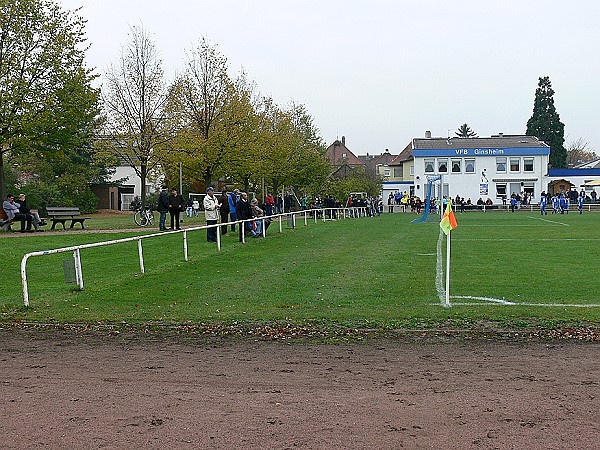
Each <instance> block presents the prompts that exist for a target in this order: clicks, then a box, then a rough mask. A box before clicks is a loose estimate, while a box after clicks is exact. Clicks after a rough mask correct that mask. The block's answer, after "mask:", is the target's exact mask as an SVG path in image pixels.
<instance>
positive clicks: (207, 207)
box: [203, 186, 221, 242]
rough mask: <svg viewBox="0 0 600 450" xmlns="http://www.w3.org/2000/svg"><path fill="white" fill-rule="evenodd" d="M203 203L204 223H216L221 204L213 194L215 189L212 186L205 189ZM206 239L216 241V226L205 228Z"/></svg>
mask: <svg viewBox="0 0 600 450" xmlns="http://www.w3.org/2000/svg"><path fill="white" fill-rule="evenodd" d="M203 205H204V215H205V216H206V224H207V225H216V224H217V222H218V221H219V208H220V207H221V204H220V203H219V201H218V199H217V197H216V196H215V189H214V188H213V187H212V186H210V187H209V188H208V189H207V190H206V197H204V201H203ZM206 240H207V241H208V242H217V227H209V228H207V229H206Z"/></svg>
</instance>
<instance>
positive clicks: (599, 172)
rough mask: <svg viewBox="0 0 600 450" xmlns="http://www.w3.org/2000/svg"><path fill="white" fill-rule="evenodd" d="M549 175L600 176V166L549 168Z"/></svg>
mask: <svg viewBox="0 0 600 450" xmlns="http://www.w3.org/2000/svg"><path fill="white" fill-rule="evenodd" d="M548 176H549V177H600V168H595V169H548Z"/></svg>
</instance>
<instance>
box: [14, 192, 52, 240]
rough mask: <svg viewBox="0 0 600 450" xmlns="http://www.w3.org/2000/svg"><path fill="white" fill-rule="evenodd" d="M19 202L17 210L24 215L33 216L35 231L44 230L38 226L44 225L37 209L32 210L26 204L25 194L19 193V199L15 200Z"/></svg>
mask: <svg viewBox="0 0 600 450" xmlns="http://www.w3.org/2000/svg"><path fill="white" fill-rule="evenodd" d="M15 203H18V204H19V212H20V213H21V214H25V215H28V214H29V215H31V217H32V218H33V227H34V228H35V231H44V230H42V229H41V228H40V227H43V226H44V225H46V222H44V221H43V220H42V219H40V215H39V214H38V212H37V211H32V210H31V208H30V207H29V205H28V204H27V200H25V194H19V199H18V200H17V201H16V202H15Z"/></svg>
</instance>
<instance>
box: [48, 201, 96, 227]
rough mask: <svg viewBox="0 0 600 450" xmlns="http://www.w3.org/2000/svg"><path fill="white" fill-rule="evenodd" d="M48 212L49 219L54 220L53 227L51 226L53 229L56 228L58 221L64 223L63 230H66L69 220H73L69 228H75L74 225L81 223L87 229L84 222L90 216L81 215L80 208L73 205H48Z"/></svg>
mask: <svg viewBox="0 0 600 450" xmlns="http://www.w3.org/2000/svg"><path fill="white" fill-rule="evenodd" d="M46 213H47V216H48V219H49V220H51V221H52V227H51V228H50V229H51V230H54V227H55V226H56V224H57V223H60V224H62V226H63V230H66V229H67V227H66V225H65V223H66V222H67V220H70V221H71V226H70V227H69V229H71V228H73V225H75V224H76V223H80V224H81V228H82V229H84V230H85V226H84V225H83V222H85V221H86V220H87V219H89V217H80V216H81V212H80V211H79V208H74V207H71V206H47V207H46Z"/></svg>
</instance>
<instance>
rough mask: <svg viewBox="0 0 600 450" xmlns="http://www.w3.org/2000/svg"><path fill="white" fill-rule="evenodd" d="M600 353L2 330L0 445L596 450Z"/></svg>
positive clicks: (420, 341) (585, 348)
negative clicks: (293, 342) (291, 342)
mask: <svg viewBox="0 0 600 450" xmlns="http://www.w3.org/2000/svg"><path fill="white" fill-rule="evenodd" d="M599 357H600V343H599V342H587V343H586V342H573V341H559V342H552V343H548V342H540V341H536V342H526V341H522V342H505V341H487V340H483V339H480V340H464V339H458V338H452V339H441V338H406V337H400V338H398V339H397V340H392V339H386V340H382V339H379V340H373V341H369V342H367V343H359V344H352V345H349V344H343V345H311V344H298V343H295V344H286V343H284V342H272V341H271V342H268V341H253V340H231V339H229V340H226V339H211V338H207V337H194V338H189V337H164V336H161V337H158V336H155V335H150V336H148V335H125V336H124V335H118V336H109V335H108V334H106V333H104V334H102V333H95V334H90V333H86V334H76V333H70V334H69V333H62V332H56V331H53V332H47V331H45V332H44V331H42V332H40V331H15V330H1V331H0V399H1V406H0V430H1V431H0V448H2V449H27V448H36V449H37V448H53V449H77V448H119V449H134V448H153V449H165V448H173V449H197V448H211V449H212V448H220V449H293V448H306V449H342V448H344V449H346V448H355V449H399V448H410V449H414V448H434V449H447V448H456V449H578V450H579V449H597V448H599V447H600V358H599Z"/></svg>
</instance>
